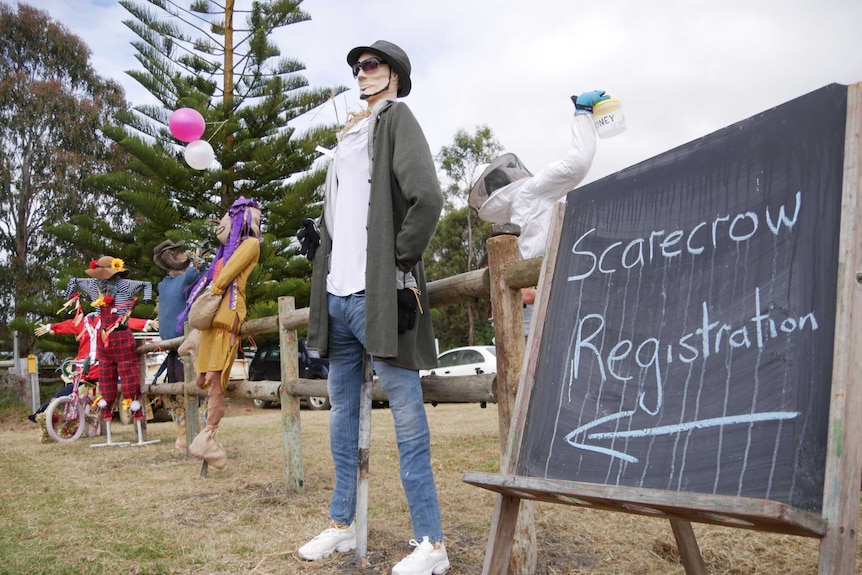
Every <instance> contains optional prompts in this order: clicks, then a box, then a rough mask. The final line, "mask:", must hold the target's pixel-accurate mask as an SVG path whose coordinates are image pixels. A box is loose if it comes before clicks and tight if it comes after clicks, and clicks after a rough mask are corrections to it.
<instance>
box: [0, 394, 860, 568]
mask: <svg viewBox="0 0 862 575" xmlns="http://www.w3.org/2000/svg"><path fill="white" fill-rule="evenodd" d="M427 410H428V414H429V419H430V422H431V426H432V438H433V445H434V448H433V449H434V451H433V456H434V468H435V473H436V477H437V482H438V489H439V492H440V499H441V505H442V513H443V524H444V531H445V533H446V545H447V548H448V551H449V558H450V561H451V563H452V568H451V569H450V571H449V573H450V574H452V575H468V574H469V575H477V574H479V573H481V570H482V561H483V558H484V552H485V544H486V540H487V535H488V530H489V527H490V523H491V513H492V509H493V504H494V498H495V495H494V494H493V493H490V492H488V491H485V490H482V489H479V488H476V487H473V486H470V485H467V484H465V483H463V482H462V481H461V474H462V473H463V472H464V471H489V472H494V471H496V470H497V468H498V465H499V463H498V455H497V453H498V445H499V444H498V438H497V410H496V408H495V407H494V406H493V405H491V406H489V407H488V408H487V409H480V408H479V406H477V405H473V404H470V405H439V406H437V407H431V406H430V405H429V406H427ZM227 415H228V416H227V417H226V419H225V420H224V421H223V422H222V426H221V431H220V440H221V442H222V443H223V444H224V446H225V448H226V449H227V452H228V456H229V458H230V460H231V464H230V467H229V468H228V469H227V471H225V472H224V473H219V472H217V471H215V470H212V469H211V470H210V474H209V477H208V478H206V479H202V478H200V477H199V470H200V464H199V462H198V461H197V460H195V459H190V458H187V457H186V455H185V453H181V452H179V451H177V450H175V449H174V447H173V442H174V439H175V434H174V430H173V424H172V423H150V424H149V438H150V439H161V443H159V444H155V445H150V446H143V447H126V448H117V447H113V448H101V449H91V448H90V447H89V445H90V444H91V443H100V442H102V441H103V438H93V439H88V438H84V439H81V440H79V441H77V442H75V443H72V444H62V445H61V444H50V445H42V444H40V443H39V442H38V431H37V429H36V426H35V425H34V424H32V423H30V422H29V421H26V420H25V419H23V414H20V413H17V414H15V415H14V416H10V415H9V414H8V413H7V414H6V415H4V416H3V418H2V419H0V477H2V481H0V535H2V537H0V574H16V575H17V574H34V575H35V574H46V575H47V574H52V575H56V574H69V575H71V574H76V575H81V574H87V575H94V574H111V575H118V574H120V575H139V574H146V575H150V574H176V575H180V574H183V575H191V574H227V573H242V574H312V573H313V574H321V575H330V574H332V575H335V574H343V573H347V574H388V573H389V571H390V569H391V567H392V565H393V564H394V563H396V562H397V561H398V560H399V559H400V558H401V557H403V556H404V555H406V554H408V553H409V552H410V551H411V548H410V547H409V545H408V543H407V542H408V540H409V539H410V538H411V537H412V534H411V531H410V524H409V519H408V514H407V503H406V500H405V499H404V495H403V491H402V490H401V487H400V483H399V478H398V466H397V454H396V449H395V441H394V434H393V433H392V420H391V416H390V414H389V411H388V410H386V409H376V410H374V414H373V424H372V447H371V479H370V492H369V498H370V506H369V539H368V560H369V562H370V566H367V567H360V566H359V565H357V564H356V560H355V556H353V555H352V554H350V553H347V554H341V555H336V556H334V557H332V558H330V559H329V560H325V561H323V562H314V563H307V562H305V561H302V560H300V559H299V558H298V557H297V556H296V549H297V548H298V547H299V546H300V545H301V544H302V543H304V542H305V541H306V540H307V539H309V538H310V537H312V536H314V535H316V534H317V533H318V532H319V531H320V530H322V529H323V528H325V527H326V526H327V520H326V513H327V509H328V505H329V493H330V490H331V488H332V462H331V459H330V456H329V448H328V440H329V434H328V413H327V412H312V411H303V412H302V416H301V417H302V441H303V446H302V447H303V459H304V463H305V481H306V484H305V493H304V494H302V495H292V496H289V495H288V494H287V493H286V491H285V488H284V467H283V453H284V452H283V448H282V444H281V433H280V425H281V423H280V411H279V410H277V409H275V410H260V409H252V408H251V407H250V405H247V404H245V402H234V404H233V405H232V406H231V407H230V409H229V411H228V414H227ZM113 431H114V433H113V435H114V439H115V440H117V441H123V440H129V441H134V440H135V438H134V435H133V429H132V427H130V426H123V425H121V424H119V423H118V422H116V421H115V423H114V426H113ZM535 514H536V529H537V535H538V555H539V563H538V569H537V574H538V575H563V574H608V575H610V574H620V575H622V574H626V575H671V574H683V573H684V570H683V568H682V567H681V565H680V564H679V562H678V556H677V553H676V548H675V544H674V540H673V535H672V532H671V529H670V525H669V524H668V522H667V521H666V520H661V519H655V518H647V517H640V516H634V515H627V514H622V513H606V512H597V511H588V510H580V509H574V508H572V507H568V506H562V505H550V504H537V505H536V506H535ZM695 533H696V534H697V536H698V540H699V543H700V546H701V552H702V554H703V556H704V560H705V562H706V563H707V567H708V569H709V572H710V573H716V574H730V575H753V574H782V575H803V574H805V575H809V574H811V573H816V571H817V551H818V547H817V541H816V540H812V539H805V538H799V537H790V536H778V535H769V534H762V533H756V532H751V531H745V530H739V529H729V528H722V527H713V526H706V525H695ZM857 563H858V561H857ZM856 573H857V574H858V573H862V570H860V569H858V568H857V571H856Z"/></svg>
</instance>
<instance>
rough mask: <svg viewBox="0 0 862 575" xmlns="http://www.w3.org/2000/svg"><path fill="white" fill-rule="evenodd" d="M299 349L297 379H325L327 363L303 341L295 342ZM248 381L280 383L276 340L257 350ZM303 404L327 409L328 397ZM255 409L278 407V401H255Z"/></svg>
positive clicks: (279, 349) (278, 348)
mask: <svg viewBox="0 0 862 575" xmlns="http://www.w3.org/2000/svg"><path fill="white" fill-rule="evenodd" d="M297 347H298V348H299V366H298V367H299V377H300V378H301V379H326V378H327V377H328V376H329V361H328V360H325V359H322V358H321V357H320V355H319V354H318V353H317V352H316V351H314V350H311V349H308V348H307V347H306V345H305V340H304V339H300V340H299V341H298V342H297ZM248 380H249V381H261V380H266V381H281V347H279V344H278V340H277V339H276V340H272V341H269V342H267V343H264V344H262V345H261V346H260V347H258V348H257V352H256V353H255V354H254V359H252V360H251V365H250V366H249V368H248ZM302 401H303V403H305V404H306V406H307V407H308V409H314V410H319V409H329V398H328V397H309V398H303V400H302ZM254 405H255V406H256V407H274V406H277V405H279V402H278V400H276V401H266V400H263V399H255V400H254Z"/></svg>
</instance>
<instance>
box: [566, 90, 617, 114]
mask: <svg viewBox="0 0 862 575" xmlns="http://www.w3.org/2000/svg"><path fill="white" fill-rule="evenodd" d="M610 98H611V97H610V96H609V95H607V94H606V93H605V91H604V90H591V91H589V92H584V93H583V94H581V95H580V96H572V102H573V103H574V104H575V113H576V114H577V113H578V112H589V113H592V112H593V106H595V105H596V104H597V103H599V102H601V101H602V100H610Z"/></svg>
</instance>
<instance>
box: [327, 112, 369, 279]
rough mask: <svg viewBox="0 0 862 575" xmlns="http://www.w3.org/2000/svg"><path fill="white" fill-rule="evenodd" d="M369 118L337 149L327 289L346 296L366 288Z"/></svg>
mask: <svg viewBox="0 0 862 575" xmlns="http://www.w3.org/2000/svg"><path fill="white" fill-rule="evenodd" d="M369 124H370V118H363V119H362V120H360V121H359V122H358V123H357V124H356V125H355V126H353V127H352V128H351V129H350V130H349V131H348V132H347V133H346V134H344V137H343V138H342V139H341V142H339V144H338V147H337V148H336V149H335V160H334V162H333V165H332V167H333V169H335V187H334V188H335V189H334V190H332V197H331V198H330V200H331V201H330V202H329V205H330V206H331V208H332V209H331V212H330V216H329V218H328V219H331V222H332V225H331V227H330V229H329V235H330V238H331V240H332V251H331V254H330V259H329V275H328V276H327V277H326V289H327V291H328V292H329V293H331V294H333V295H337V296H347V295H350V294H352V293H356V292H358V291H362V290H364V289H365V262H366V257H367V256H366V248H367V245H368V229H367V226H368V202H369V201H370V198H371V182H370V181H369V180H370V178H371V176H370V173H369V166H368V127H369Z"/></svg>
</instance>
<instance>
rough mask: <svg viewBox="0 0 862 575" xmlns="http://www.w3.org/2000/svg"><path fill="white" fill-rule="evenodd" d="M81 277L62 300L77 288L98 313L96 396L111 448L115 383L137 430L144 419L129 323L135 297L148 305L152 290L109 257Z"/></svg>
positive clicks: (136, 357) (136, 363)
mask: <svg viewBox="0 0 862 575" xmlns="http://www.w3.org/2000/svg"><path fill="white" fill-rule="evenodd" d="M84 273H85V274H87V275H88V276H89V277H86V278H73V279H72V280H70V281H69V285H68V287H67V288H66V293H65V296H66V297H69V295H70V294H71V293H72V291H73V290H74V289H75V287H76V286H78V287H80V288H81V289H82V290H83V291H84V292H86V293H87V294H88V295H89V296H90V297H91V298H92V305H93V307H95V308H97V309H98V311H99V321H100V325H99V329H98V330H97V332H96V359H97V360H98V362H99V393H100V394H101V395H102V400H101V401H100V402H99V407H100V408H101V412H102V419H104V420H105V424H106V430H107V436H108V443H107V444H108V445H111V444H112V442H111V427H110V426H111V419H112V417H113V405H114V401H116V399H117V385H118V383H119V386H120V391H121V393H122V395H123V399H124V401H125V402H127V403H128V404H129V408H130V409H131V411H132V415H133V417H134V419H135V422H136V423H138V429H140V424H139V422H140V421H141V420H142V419H143V417H144V413H143V409H142V405H141V402H140V394H141V375H140V370H139V367H138V353H137V346H136V344H135V336H134V335H133V334H132V331H131V329H130V328H131V326H130V325H129V320H130V319H131V315H132V310H133V309H134V307H135V303H136V302H137V301H138V298H137V297H136V296H135V294H138V293H142V294H143V299H144V300H145V301H150V300H152V298H153V286H152V284H151V283H150V282H142V281H136V280H130V279H128V277H127V276H128V275H129V270H127V269H126V267H125V265H124V263H123V260H121V259H118V258H114V257H111V256H102V257H100V258H99V259H98V260H93V261H91V262H90V267H89V269H86V270H84ZM148 328H149V329H158V326H157V324H155V323H154V322H151V323H150V324H149V325H148ZM139 433H140V432H139Z"/></svg>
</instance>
